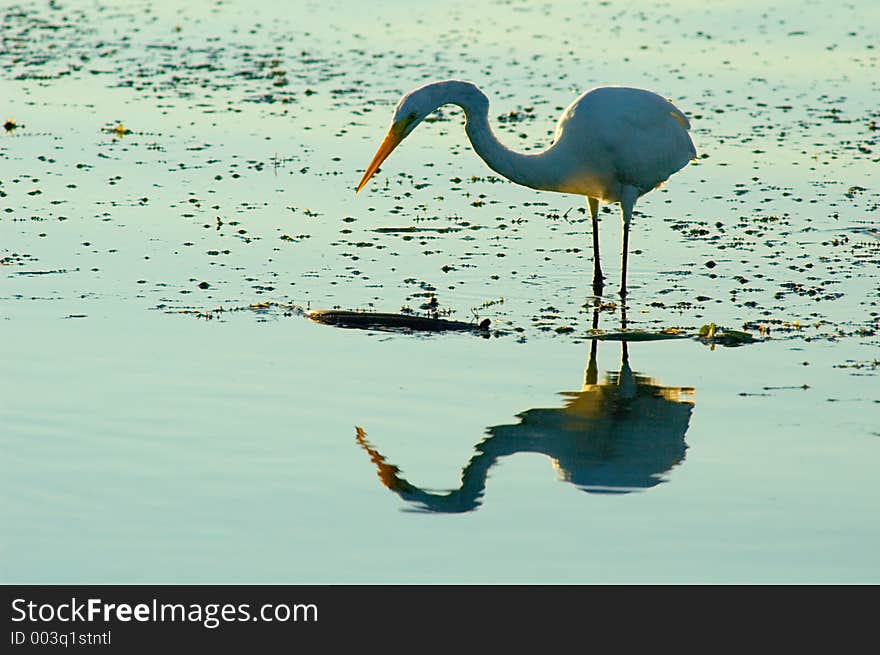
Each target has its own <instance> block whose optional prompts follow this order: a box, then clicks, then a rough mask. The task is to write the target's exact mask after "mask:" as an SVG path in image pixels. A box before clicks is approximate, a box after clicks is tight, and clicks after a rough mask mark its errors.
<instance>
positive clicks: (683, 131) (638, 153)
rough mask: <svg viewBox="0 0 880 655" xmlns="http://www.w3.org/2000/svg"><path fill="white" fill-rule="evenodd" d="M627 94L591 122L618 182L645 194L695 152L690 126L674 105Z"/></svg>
mask: <svg viewBox="0 0 880 655" xmlns="http://www.w3.org/2000/svg"><path fill="white" fill-rule="evenodd" d="M629 91H632V92H633V93H630V94H628V95H627V96H626V97H625V99H622V98H621V99H618V100H619V101H618V102H615V103H609V104H613V106H612V107H609V108H608V109H607V110H606V111H602V112H601V113H600V114H599V115H597V114H596V113H594V119H596V120H598V121H599V122H600V123H601V125H600V126H597V127H599V128H600V129H599V130H598V134H599V139H600V141H601V142H602V145H603V147H604V148H605V149H607V151H608V154H609V156H610V160H611V161H612V163H613V166H614V169H615V176H616V178H617V179H618V181H619V182H620V183H622V184H628V185H631V186H634V187H636V188H637V189H639V190H640V191H641V192H642V193H647V192H648V191H650V190H651V189H653V188H655V187H657V186H658V185H660V184H662V183H663V182H665V181H666V180H667V179H669V176H671V175H672V174H673V173H675V172H676V171H679V170H681V169H682V168H684V167H685V166H686V165H687V163H688V162H689V161H690V160H691V159H693V158H694V157H695V156H696V149H695V148H694V144H693V141H691V138H690V135H689V134H688V128H689V127H690V123H689V121H688V119H687V117H686V116H685V115H684V114H683V113H682V112H681V111H680V110H679V109H678V108H677V107H675V105H673V104H672V103H671V102H669V101H668V100H666V99H664V98H662V97H660V96H658V95H656V94H654V93H651V92H649V91H641V90H640V89H631V90H629Z"/></svg>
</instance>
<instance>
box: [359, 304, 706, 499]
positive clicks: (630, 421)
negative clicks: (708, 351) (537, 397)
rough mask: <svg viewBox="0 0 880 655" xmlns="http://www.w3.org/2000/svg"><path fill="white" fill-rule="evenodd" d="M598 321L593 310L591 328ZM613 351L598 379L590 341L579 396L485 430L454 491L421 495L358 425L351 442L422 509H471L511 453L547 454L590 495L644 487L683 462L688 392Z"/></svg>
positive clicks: (624, 348)
mask: <svg viewBox="0 0 880 655" xmlns="http://www.w3.org/2000/svg"><path fill="white" fill-rule="evenodd" d="M624 320H625V319H624ZM597 323H598V310H596V312H595V313H594V327H595V326H596V325H597ZM603 343H606V345H611V343H610V342H603ZM620 348H621V363H620V370H619V371H617V372H608V373H606V374H605V376H604V377H603V379H602V380H601V381H599V376H598V366H597V363H596V355H597V350H598V340H597V339H593V340H592V341H591V344H590V355H589V360H588V362H587V367H586V370H585V372H584V383H583V386H582V387H581V390H580V391H568V392H563V393H562V394H561V395H562V397H563V398H564V399H565V400H564V404H563V406H562V407H548V408H544V407H540V408H534V409H529V410H526V411H524V412H522V413H520V414H518V415H517V418H518V419H519V422H518V423H515V424H512V425H496V426H494V427H490V428H489V429H488V430H487V432H488V436H487V437H486V438H485V439H484V440H483V441H481V442H480V443H479V444H477V446H476V447H475V450H476V454H475V455H474V456H473V457H472V458H471V460H470V461H469V462H468V463H467V465H466V466H465V467H464V469H463V470H462V474H461V485H460V486H459V488H458V489H453V490H449V491H435V490H426V489H422V488H420V487H418V486H416V485H414V484H412V483H410V482H409V481H408V480H406V479H405V478H404V477H403V476H402V475H401V471H400V469H399V468H398V467H397V466H395V465H393V464H391V463H390V462H388V461H387V460H386V459H385V457H384V456H383V455H382V454H381V453H380V452H379V451H378V450H377V449H376V448H375V447H374V446H373V445H372V444H371V443H370V442H369V441H367V435H366V433H365V432H364V430H363V429H362V428H360V427H358V428H357V436H356V439H357V442H358V444H360V446H361V447H362V448H363V449H364V450H365V451H366V452H367V454H368V455H369V456H370V459H371V460H372V462H373V463H374V464H375V465H376V468H377V471H378V475H379V479H380V480H381V481H382V484H383V485H385V486H386V487H387V488H388V489H390V490H391V491H393V492H395V493H396V494H397V495H399V496H400V497H401V498H402V499H404V500H405V501H408V502H410V503H412V504H413V505H414V506H415V507H416V508H417V509H420V510H423V511H428V512H442V513H460V512H469V511H472V510H475V509H477V508H478V507H479V506H480V503H481V499H482V496H483V493H484V491H485V488H486V480H487V478H488V474H489V470H490V469H491V468H492V466H494V465H495V463H496V462H497V461H498V460H499V459H501V458H503V457H507V456H510V455H514V454H516V453H541V454H543V455H547V456H548V457H549V458H550V459H551V461H552V462H553V467H554V468H555V469H556V471H557V473H558V474H559V477H560V478H561V479H562V480H564V481H565V482H570V483H571V484H574V485H575V486H577V487H578V488H579V489H582V490H583V491H586V492H589V493H604V494H623V493H628V492H632V491H639V490H644V489H649V488H651V487H654V486H656V485H658V484H660V483H661V482H663V475H664V474H665V473H666V472H668V471H669V470H670V469H672V467H674V466H675V465H677V464H679V463H680V462H682V461H683V460H684V457H685V451H686V449H687V444H686V443H685V434H686V433H687V429H688V425H689V422H690V417H691V412H692V411H693V400H692V396H693V392H694V390H693V388H690V387H667V386H663V385H661V384H660V383H659V382H658V381H657V380H655V379H653V378H651V377H648V376H645V375H641V374H639V373H636V372H634V371H633V370H632V368H631V367H630V363H629V350H628V344H627V342H626V341H623V340H621V341H620Z"/></svg>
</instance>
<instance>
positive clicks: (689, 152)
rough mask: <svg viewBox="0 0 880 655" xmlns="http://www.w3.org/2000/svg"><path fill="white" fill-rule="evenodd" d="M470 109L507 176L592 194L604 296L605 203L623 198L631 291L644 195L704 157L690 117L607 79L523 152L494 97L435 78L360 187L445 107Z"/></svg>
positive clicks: (484, 152) (481, 139)
mask: <svg viewBox="0 0 880 655" xmlns="http://www.w3.org/2000/svg"><path fill="white" fill-rule="evenodd" d="M450 103H451V104H455V105H458V106H459V107H461V108H462V109H463V110H464V114H465V121H466V122H465V131H466V132H467V135H468V138H469V139H470V141H471V145H472V146H473V148H474V150H475V151H476V152H477V154H478V155H479V156H480V157H481V158H482V159H483V161H485V162H486V164H488V165H489V167H490V168H491V169H493V170H494V171H496V172H497V173H499V174H500V175H503V176H504V177H506V178H507V179H509V180H511V181H513V182H516V183H517V184H522V185H524V186H527V187H531V188H533V189H541V190H544V191H557V192H560V193H575V194H578V195H583V196H586V197H587V202H588V205H589V207H590V215H591V217H592V222H593V291H594V293H595V294H596V295H601V293H602V287H603V275H602V267H601V263H600V261H599V202H600V201H602V202H606V203H615V202H616V203H620V208H621V214H622V217H623V255H622V265H621V282H620V295H621V296H625V295H626V263H627V250H628V248H629V225H630V222H631V221H632V213H633V208H634V207H635V204H636V200H637V199H638V198H639V197H640V196H642V195H644V194H646V193H647V192H649V191H651V190H652V189H655V188H657V187H658V186H660V185H661V184H663V182H665V181H666V180H667V179H668V178H669V177H670V176H671V175H672V174H673V173H675V172H677V171H679V170H681V169H682V168H684V167H685V166H686V165H687V164H688V162H689V161H691V160H692V159H694V157H695V156H696V150H695V149H694V144H693V142H692V141H691V138H690V135H689V134H688V129H689V128H690V123H689V122H688V119H687V117H685V115H684V114H683V113H682V112H681V111H680V110H679V109H678V108H677V107H675V105H673V104H672V103H671V102H669V101H668V100H666V99H665V98H663V97H661V96H659V95H657V94H656V93H653V92H651V91H646V90H644V89H636V88H630V87H622V86H605V87H599V88H595V89H592V90H590V91H587V92H586V93H584V94H582V95H581V96H580V97H579V98H577V99H576V100H575V101H574V102H572V103H571V105H569V106H568V108H567V109H566V110H565V111H564V112H563V113H562V116H561V117H560V119H559V123H558V124H557V126H556V135H555V137H554V139H553V143H552V145H550V147H548V148H547V149H546V150H544V151H543V152H541V153H537V154H523V153H518V152H514V151H512V150H510V149H509V148H507V147H505V146H504V145H503V144H502V143H501V142H500V141H498V139H497V138H496V136H495V135H494V134H493V132H492V128H491V127H490V126H489V99H488V98H487V97H486V95H485V94H484V93H483V92H482V91H480V89H479V88H477V86H476V85H474V84H472V83H470V82H463V81H460V80H446V81H443V82H432V83H431V84H426V85H425V86H422V87H419V88H417V89H414V90H413V91H410V92H409V93H407V94H406V95H404V96H403V97H402V98H401V99H400V102H398V103H397V107H396V108H395V110H394V116H393V118H392V120H391V128H390V129H389V130H388V134H387V135H386V136H385V139H384V141H382V144H381V145H380V146H379V150H378V151H377V152H376V155H375V156H374V157H373V160H372V161H371V162H370V165H369V166H367V169H366V171H365V172H364V175H363V177H362V178H361V181H360V183H359V184H358V186H357V191H360V190H361V189H362V188H363V187H364V185H366V183H367V182H368V181H369V179H370V178H371V177H372V176H373V174H374V173H375V172H376V170H377V169H378V168H379V166H380V165H381V164H382V162H383V161H385V158H386V157H388V155H389V154H390V153H391V151H392V150H394V148H396V147H397V145H398V144H399V143H400V142H401V141H402V140H403V139H404V138H405V137H406V136H407V135H409V133H410V132H412V131H413V130H414V129H415V128H416V126H417V125H418V124H419V123H421V122H422V120H424V119H425V118H426V117H427V116H428V115H430V114H431V113H432V112H433V111H434V110H436V109H437V108H438V107H440V106H442V105H445V104H450Z"/></svg>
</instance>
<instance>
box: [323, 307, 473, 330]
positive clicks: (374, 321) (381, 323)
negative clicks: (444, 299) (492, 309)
mask: <svg viewBox="0 0 880 655" xmlns="http://www.w3.org/2000/svg"><path fill="white" fill-rule="evenodd" d="M306 317H307V318H309V319H311V320H313V321H315V322H316V323H324V324H325V325H335V326H337V327H345V328H358V329H363V330H414V331H419V332H455V331H457V332H480V333H487V332H488V331H489V325H490V321H489V319H483V320H482V321H480V322H479V323H465V322H464V321H453V320H449V319H445V318H433V317H430V316H414V315H412V314H390V313H381V312H354V311H346V310H341V309H315V310H311V311H307V312H306Z"/></svg>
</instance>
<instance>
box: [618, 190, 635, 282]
mask: <svg viewBox="0 0 880 655" xmlns="http://www.w3.org/2000/svg"><path fill="white" fill-rule="evenodd" d="M638 197H639V192H638V189H636V188H635V187H632V186H628V187H624V189H623V193H622V194H621V195H620V212H621V214H622V215H623V255H622V261H621V265H620V297H621V298H626V262H627V258H628V255H629V224H630V223H631V222H632V214H633V208H634V207H635V206H636V198H638Z"/></svg>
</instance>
